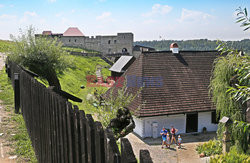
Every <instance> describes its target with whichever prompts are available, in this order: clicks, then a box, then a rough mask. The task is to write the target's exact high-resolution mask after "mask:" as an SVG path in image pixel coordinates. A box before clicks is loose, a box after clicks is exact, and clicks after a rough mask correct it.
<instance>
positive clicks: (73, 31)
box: [63, 27, 84, 36]
mask: <svg viewBox="0 0 250 163" xmlns="http://www.w3.org/2000/svg"><path fill="white" fill-rule="evenodd" d="M63 36H84V34H83V33H82V32H81V31H80V30H79V29H78V28H77V27H69V28H68V29H67V30H66V31H65V32H64V33H63Z"/></svg>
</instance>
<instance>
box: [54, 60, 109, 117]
mask: <svg viewBox="0 0 250 163" xmlns="http://www.w3.org/2000/svg"><path fill="white" fill-rule="evenodd" d="M71 58H72V59H73V65H74V66H75V68H73V69H68V70H67V71H66V72H65V73H64V74H63V75H61V76H60V77H59V80H60V83H61V86H62V90H64V91H66V92H69V93H71V94H73V95H75V96H77V97H79V98H81V99H82V100H83V102H82V103H74V102H72V103H73V104H76V105H78V107H79V108H80V109H82V110H84V111H85V112H86V113H93V112H94V110H93V107H92V106H90V105H89V104H88V102H87V101H86V98H87V95H88V94H90V93H91V94H93V92H94V90H95V89H97V90H98V91H99V92H104V91H106V90H107V89H108V88H106V87H86V85H87V80H86V77H87V76H88V75H95V72H96V67H97V65H98V66H101V67H109V65H108V64H107V63H106V62H104V61H103V60H102V59H101V58H99V57H80V56H71ZM102 75H103V78H104V79H106V78H107V77H108V76H110V71H108V69H107V68H103V69H102ZM82 85H83V86H85V88H84V89H81V88H80V87H81V86H82Z"/></svg>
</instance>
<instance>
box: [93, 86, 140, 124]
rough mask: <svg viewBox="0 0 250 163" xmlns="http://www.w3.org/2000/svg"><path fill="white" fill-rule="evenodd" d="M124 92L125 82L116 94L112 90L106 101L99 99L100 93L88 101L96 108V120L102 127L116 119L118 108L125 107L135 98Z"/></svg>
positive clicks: (125, 88)
mask: <svg viewBox="0 0 250 163" xmlns="http://www.w3.org/2000/svg"><path fill="white" fill-rule="evenodd" d="M126 90H127V87H126V82H124V85H123V87H122V88H121V89H118V91H117V94H115V93H113V90H111V91H110V96H109V98H107V99H106V100H104V99H102V98H100V97H101V93H97V92H96V93H95V96H94V98H92V99H90V100H89V103H92V104H94V105H95V106H96V114H97V118H98V120H99V121H100V122H101V123H102V124H103V126H104V127H107V126H108V125H109V123H110V120H111V119H113V118H115V117H116V113H117V110H118V109H119V108H123V107H127V106H128V105H129V104H130V103H131V102H132V101H133V99H134V98H135V97H136V96H137V94H136V95H133V94H131V93H129V92H127V91H126Z"/></svg>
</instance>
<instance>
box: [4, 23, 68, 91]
mask: <svg viewBox="0 0 250 163" xmlns="http://www.w3.org/2000/svg"><path fill="white" fill-rule="evenodd" d="M34 31H35V30H34V28H33V27H32V26H30V27H29V28H28V29H27V31H25V32H23V31H22V30H20V35H19V36H18V37H14V36H12V35H11V39H12V40H13V48H12V50H11V51H10V53H9V58H10V60H12V61H14V62H16V63H18V64H20V65H22V66H24V67H26V68H28V69H29V70H31V71H33V72H34V73H36V74H38V75H39V76H40V77H41V78H42V79H46V80H47V81H48V83H49V85H50V86H55V88H57V89H61V85H60V82H59V79H58V76H57V75H59V74H62V73H63V71H64V70H65V69H66V68H68V67H69V66H70V59H69V58H68V57H67V55H68V53H67V52H66V51H64V50H63V49H62V43H60V42H58V41H57V39H49V38H47V37H42V36H40V37H35V34H34V33H35V32H34Z"/></svg>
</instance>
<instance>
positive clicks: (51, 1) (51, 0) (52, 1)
mask: <svg viewBox="0 0 250 163" xmlns="http://www.w3.org/2000/svg"><path fill="white" fill-rule="evenodd" d="M48 1H49V2H50V3H54V2H56V0H48Z"/></svg>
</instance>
